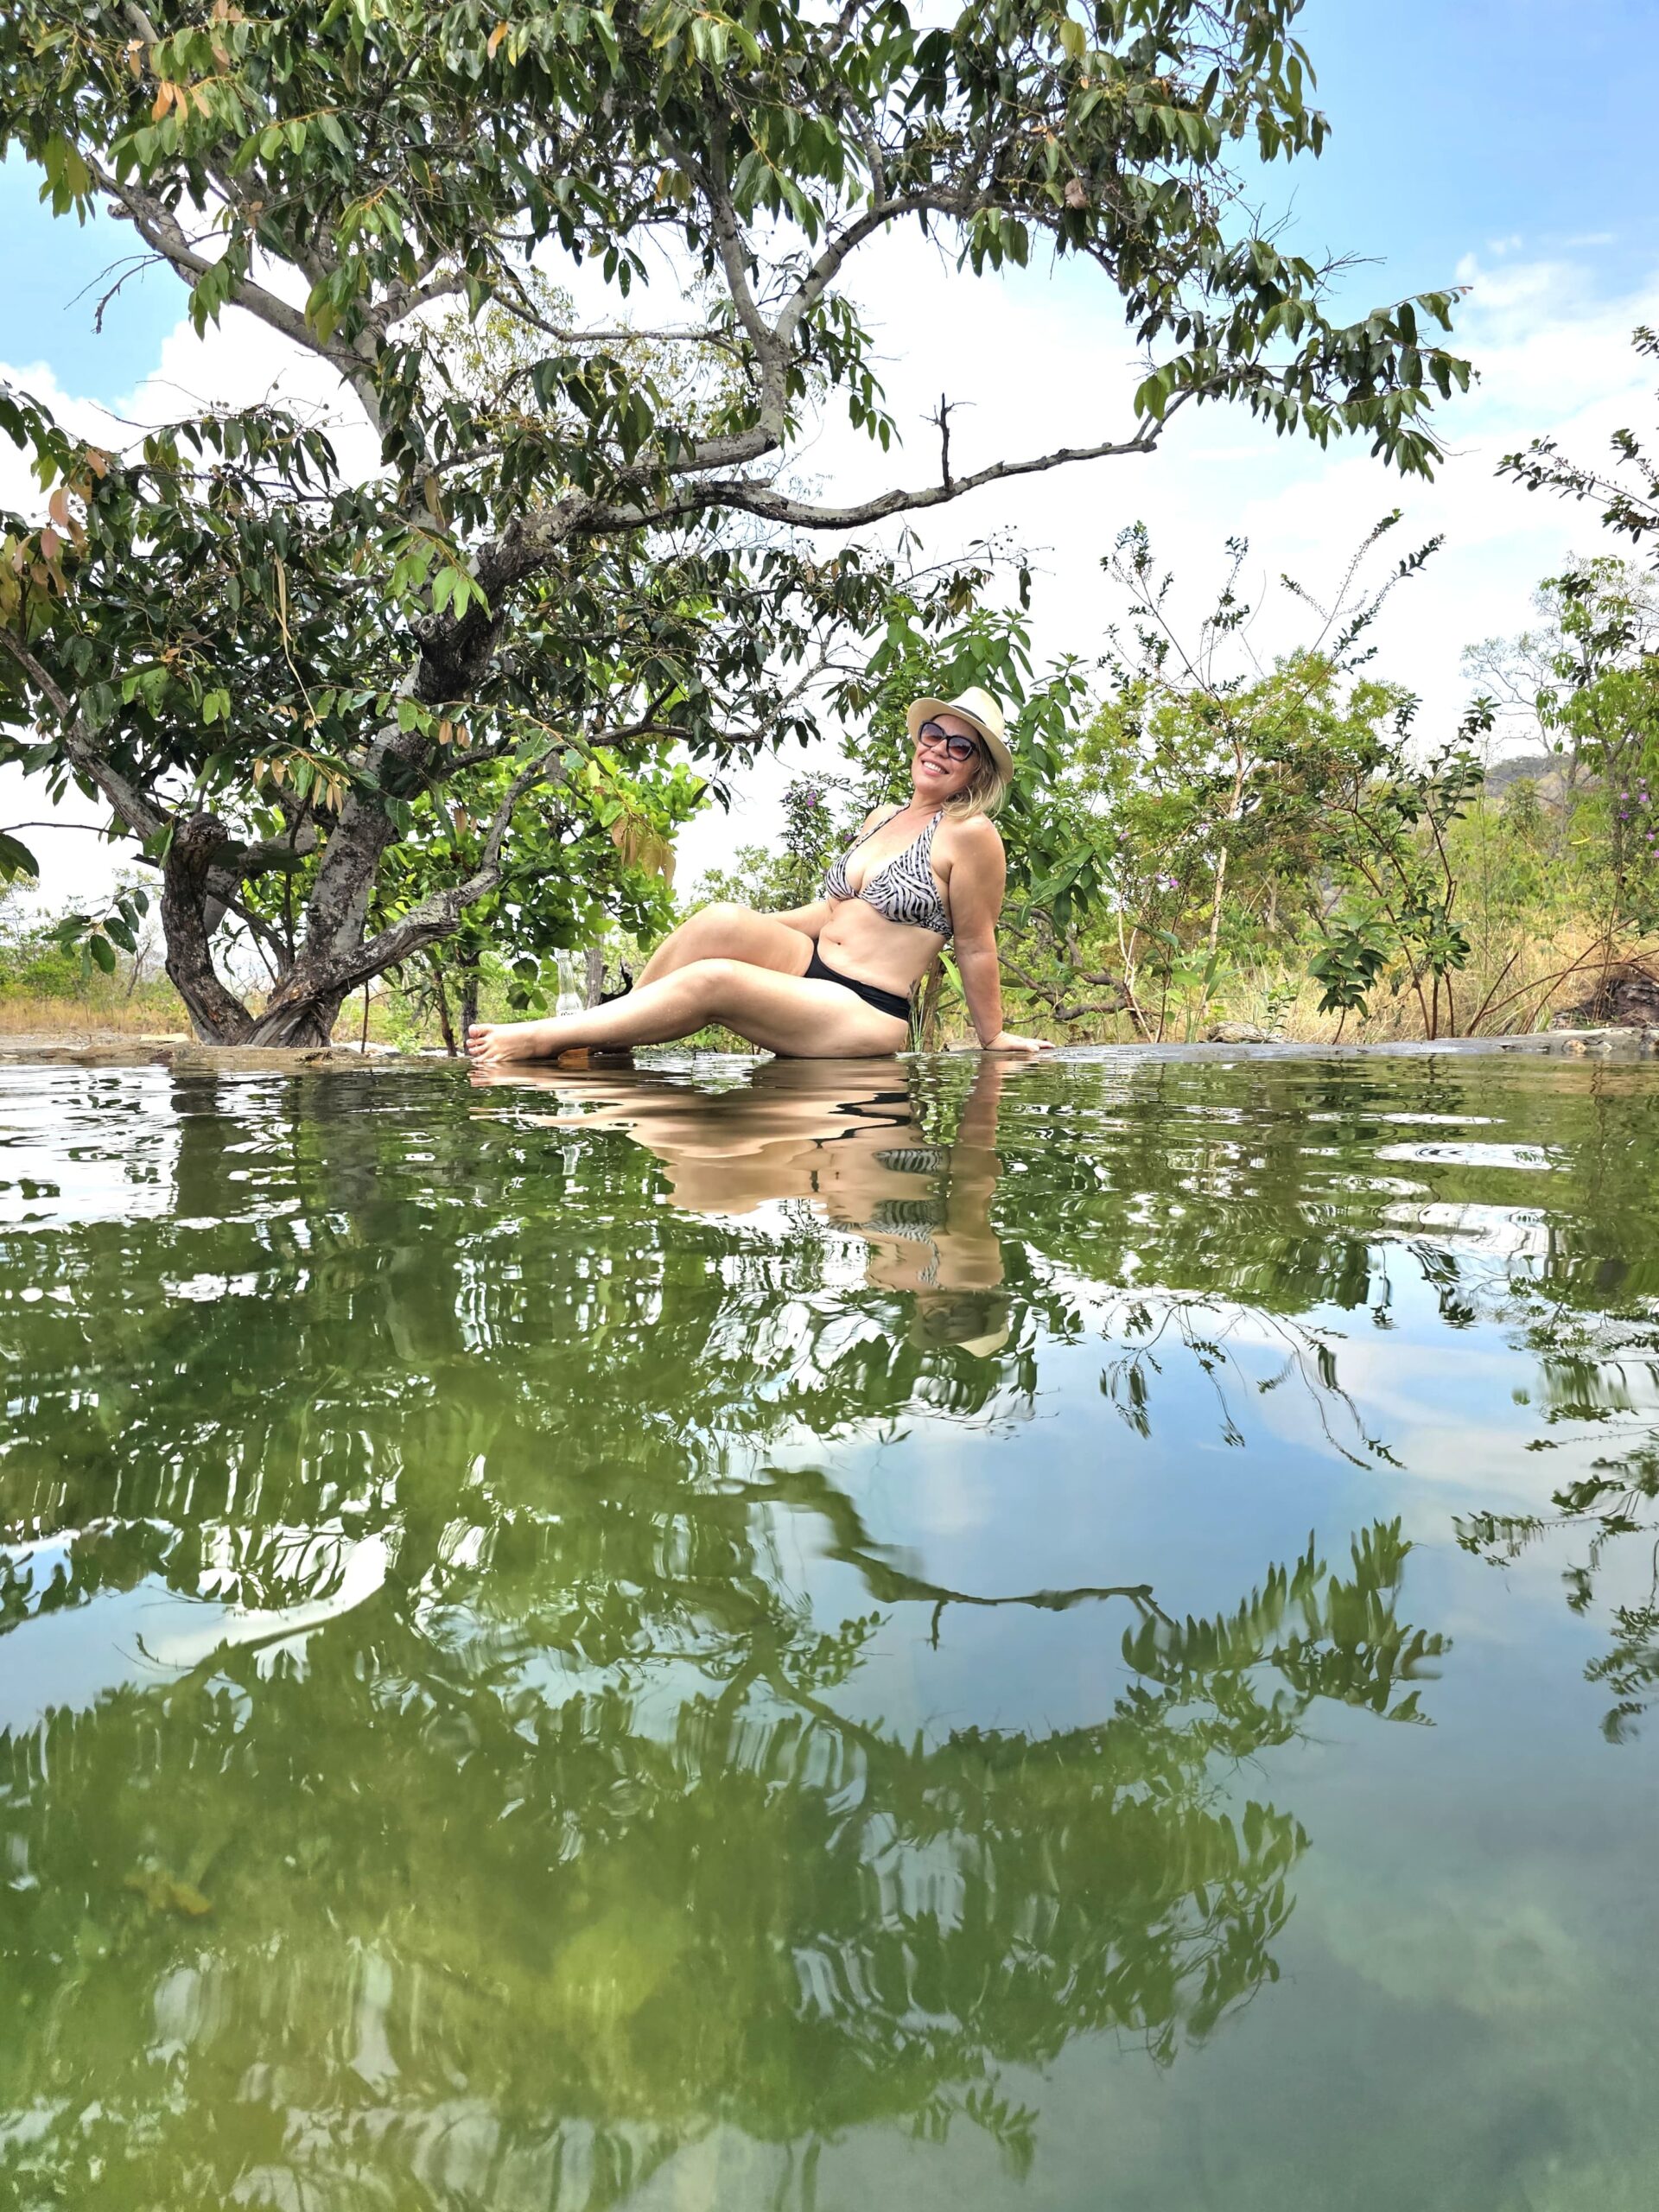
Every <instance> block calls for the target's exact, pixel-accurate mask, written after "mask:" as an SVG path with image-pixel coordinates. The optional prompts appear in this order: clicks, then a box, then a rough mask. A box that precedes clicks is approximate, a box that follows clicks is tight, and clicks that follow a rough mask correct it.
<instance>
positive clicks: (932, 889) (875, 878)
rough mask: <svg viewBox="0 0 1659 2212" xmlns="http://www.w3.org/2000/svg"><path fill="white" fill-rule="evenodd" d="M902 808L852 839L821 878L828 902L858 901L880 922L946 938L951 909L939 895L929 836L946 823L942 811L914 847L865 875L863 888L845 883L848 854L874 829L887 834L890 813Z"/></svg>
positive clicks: (853, 852)
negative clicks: (896, 924) (837, 900)
mask: <svg viewBox="0 0 1659 2212" xmlns="http://www.w3.org/2000/svg"><path fill="white" fill-rule="evenodd" d="M903 812H904V809H903V807H901V806H899V807H895V808H894V809H893V814H885V815H883V816H882V817H881V819H880V822H878V823H876V824H875V828H874V829H867V830H866V831H865V832H864V835H863V836H862V837H855V838H854V840H853V842H852V843H851V844H850V845H849V847H848V848H847V850H846V851H845V852H844V853H843V854H842V856H841V858H840V859H839V860H838V861H836V863H835V866H834V867H833V868H831V869H830V870H829V874H828V875H826V876H825V877H824V879H823V893H824V896H825V898H826V899H862V900H863V901H864V904H865V905H866V906H874V909H875V911H876V912H877V913H878V914H880V916H881V917H882V918H883V919H884V920H887V921H889V922H905V923H907V924H908V925H910V927H911V928H912V929H918V930H931V931H934V933H935V935H936V936H938V937H944V938H948V937H949V936H950V933H951V931H950V908H949V907H948V906H946V905H945V903H944V899H942V898H941V897H940V895H939V887H938V882H937V881H936V880H935V879H934V874H933V863H932V857H931V855H932V852H933V833H934V831H935V830H936V829H938V826H939V824H940V823H941V822H942V821H944V808H943V807H941V808H940V809H939V810H938V813H937V814H936V815H935V816H934V817H933V819H932V820H931V822H930V823H928V825H927V827H926V829H924V830H923V832H922V834H921V836H919V837H918V838H917V839H916V841H915V842H914V843H913V844H909V845H906V847H905V849H904V851H903V852H902V853H895V854H894V855H893V858H892V859H891V860H890V861H883V862H882V864H881V866H880V868H877V869H876V871H875V873H874V875H871V876H869V877H868V878H867V879H866V880H865V883H864V887H863V888H862V889H861V890H859V891H855V890H854V888H853V887H852V885H851V884H850V883H849V881H848V880H847V863H848V861H849V860H850V859H851V857H852V855H854V854H855V852H856V851H857V850H858V849H859V847H860V846H861V844H864V843H865V842H867V841H868V839H869V838H871V837H874V835H875V832H876V830H877V829H886V828H887V824H888V823H889V822H891V821H892V820H893V815H894V814H902V813H903Z"/></svg>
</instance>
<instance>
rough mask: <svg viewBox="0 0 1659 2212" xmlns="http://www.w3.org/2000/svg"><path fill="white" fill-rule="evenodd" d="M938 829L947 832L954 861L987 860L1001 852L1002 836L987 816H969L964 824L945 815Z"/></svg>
mask: <svg viewBox="0 0 1659 2212" xmlns="http://www.w3.org/2000/svg"><path fill="white" fill-rule="evenodd" d="M939 827H940V828H941V829H944V830H946V831H948V832H949V835H950V852H951V855H952V856H953V857H954V858H956V859H958V860H989V859H991V858H992V857H993V855H998V854H1001V850H1002V834H1001V830H999V829H998V828H997V826H996V824H995V822H993V821H992V819H991V817H990V816H989V815H988V814H970V815H969V817H968V818H967V820H966V821H965V822H963V821H960V820H952V818H951V817H950V815H948V814H947V815H946V816H945V817H944V821H943V822H942V823H940V824H939Z"/></svg>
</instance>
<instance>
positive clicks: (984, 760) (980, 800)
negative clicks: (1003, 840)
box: [944, 738, 1011, 822]
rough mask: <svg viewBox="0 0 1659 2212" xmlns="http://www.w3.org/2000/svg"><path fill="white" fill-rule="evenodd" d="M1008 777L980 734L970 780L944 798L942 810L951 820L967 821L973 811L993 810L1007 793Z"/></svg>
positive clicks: (996, 808)
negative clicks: (971, 779)
mask: <svg viewBox="0 0 1659 2212" xmlns="http://www.w3.org/2000/svg"><path fill="white" fill-rule="evenodd" d="M1010 781H1011V779H1010V778H1008V777H1007V776H1005V775H1004V774H1003V772H1002V770H1001V765H1000V764H999V762H998V761H997V760H996V758H995V755H994V754H993V753H992V751H991V748H990V747H989V746H988V745H987V744H986V742H985V741H984V740H983V738H982V739H981V740H980V743H979V766H978V767H977V768H976V769H975V771H974V777H973V781H972V782H971V783H970V784H969V785H968V787H967V789H966V790H965V791H958V792H957V795H956V797H955V798H951V799H947V800H946V801H945V803H944V810H945V812H946V814H948V815H949V816H950V819H951V821H953V822H971V821H972V820H973V818H974V817H975V815H976V814H995V813H997V812H998V811H999V810H1001V804H1002V802H1003V800H1004V799H1005V798H1007V795H1008V785H1009V783H1010Z"/></svg>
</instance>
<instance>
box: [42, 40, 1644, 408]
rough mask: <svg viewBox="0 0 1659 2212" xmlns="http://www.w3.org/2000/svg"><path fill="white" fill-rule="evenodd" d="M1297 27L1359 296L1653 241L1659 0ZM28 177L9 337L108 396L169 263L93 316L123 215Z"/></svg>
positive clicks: (158, 321) (1301, 174) (1333, 244)
mask: <svg viewBox="0 0 1659 2212" xmlns="http://www.w3.org/2000/svg"><path fill="white" fill-rule="evenodd" d="M1301 31H1302V37H1303V41H1304V43H1305V44H1306V46H1307V48H1308V49H1309V51H1310V53H1311V54H1312V56H1313V64H1314V67H1315V69H1316V71H1317V72H1318V75H1319V90H1318V95H1317V97H1318V100H1319V105H1321V106H1322V107H1323V108H1324V109H1325V112H1326V114H1327V115H1328V116H1329V117H1330V118H1332V124H1333V126H1334V127H1333V130H1332V140H1331V143H1330V144H1329V146H1328V148H1327V149H1326V151H1325V156H1324V157H1323V158H1322V159H1321V160H1320V161H1319V162H1317V163H1313V162H1303V163H1300V164H1298V165H1297V166H1296V168H1294V170H1289V171H1287V170H1286V169H1285V168H1283V167H1282V166H1281V167H1280V168H1278V169H1277V170H1276V171H1274V172H1273V173H1272V175H1271V177H1270V179H1268V180H1264V188H1265V189H1266V190H1267V191H1268V193H1269V194H1271V197H1272V200H1273V201H1274V203H1276V204H1279V205H1283V204H1284V203H1285V201H1286V200H1287V199H1288V200H1289V202H1290V205H1291V208H1292V216H1293V221H1294V226H1295V233H1294V234H1295V238H1296V240H1297V243H1298V244H1299V245H1301V246H1302V247H1303V249H1304V250H1306V251H1320V250H1324V249H1329V250H1332V251H1344V252H1352V253H1358V254H1362V255H1363V256H1365V257H1366V258H1367V260H1368V261H1370V262H1373V263H1378V264H1381V266H1380V267H1377V266H1371V267H1363V268H1360V269H1358V270H1356V272H1355V273H1354V276H1353V277H1352V278H1351V283H1352V286H1353V288H1354V293H1355V296H1356V300H1357V297H1358V295H1359V294H1361V293H1363V294H1366V295H1372V294H1375V293H1378V292H1380V291H1382V290H1388V291H1390V292H1392V291H1394V290H1399V291H1408V290H1415V289H1421V288H1423V287H1426V286H1430V285H1435V284H1439V283H1450V282H1451V281H1452V275H1453V272H1454V270H1456V268H1457V265H1458V263H1459V259H1460V257H1462V256H1463V255H1464V254H1465V253H1466V252H1468V251H1470V250H1471V246H1473V245H1490V244H1491V242H1493V241H1508V240H1511V239H1518V240H1519V241H1520V242H1521V243H1520V245H1518V246H1510V249H1509V250H1510V251H1511V252H1513V251H1539V250H1547V251H1560V250H1567V249H1570V250H1571V251H1574V252H1577V253H1580V254H1583V255H1586V256H1587V257H1590V259H1591V265H1592V268H1593V270H1594V271H1595V273H1596V276H1597V278H1598V279H1599V282H1600V283H1604V284H1605V286H1606V287H1608V288H1609V289H1624V288H1625V287H1626V286H1627V285H1628V284H1630V283H1631V282H1632V281H1633V280H1634V278H1635V277H1637V276H1638V275H1640V274H1645V273H1646V271H1647V270H1649V269H1650V268H1651V267H1652V266H1653V264H1654V263H1655V260H1656V258H1659V200H1656V193H1655V185H1656V182H1659V157H1656V154H1655V143H1656V132H1655V124H1654V118H1655V116H1656V113H1659V8H1656V6H1655V4H1654V0H1570V4H1569V3H1568V0H1386V4H1376V0H1310V4H1309V6H1308V7H1307V9H1306V12H1305V14H1304V16H1303V17H1302V22H1301ZM37 191H38V182H37V176H36V174H35V172H33V171H31V170H30V169H29V167H28V165H27V164H26V163H24V162H22V161H20V160H19V159H18V158H17V157H16V156H13V157H12V158H11V159H10V160H8V161H7V162H5V163H4V164H3V166H0V237H3V238H4V239H5V241H6V245H5V249H4V256H3V267H4V274H5V298H6V315H5V332H6V334H5V337H4V338H3V340H0V353H3V355H4V357H5V358H7V359H10V360H11V361H13V362H14V363H20V364H21V363H24V362H28V361H30V360H43V361H45V362H47V363H48V365H50V367H51V368H52V370H53V371H54V374H55V376H56V378H57V381H58V382H59V384H60V385H61V386H62V387H63V389H65V390H66V391H73V392H76V393H78V394H80V395H82V396H84V397H88V398H96V399H103V400H106V401H108V400H114V399H118V398H120V397H124V395H125V394H127V393H129V392H130V391H132V390H133V389H134V387H135V386H136V385H137V384H138V383H139V381H140V380H141V379H142V378H143V376H144V375H145V373H146V372H148V371H149V370H151V369H152V368H154V367H155V365H156V361H157V360H158V359H159V357H160V353H161V349H162V340H164V339H165V337H166V336H167V334H168V332H169V331H170V330H171V329H172V328H173V327H174V326H175V323H176V322H177V321H178V320H179V293H180V288H179V286H178V284H177V283H176V280H175V279H174V278H173V277H171V276H170V275H168V274H167V273H165V272H163V271H161V270H149V271H146V272H144V273H143V274H142V275H140V276H137V277H134V278H132V279H130V281H129V282H128V283H127V284H126V285H125V286H124V288H123V289H122V291H121V293H120V295H119V296H118V298H117V299H116V300H115V301H114V302H111V305H110V307H109V308H108V309H107V311H106V313H105V319H104V329H103V332H102V334H95V333H94V331H93V327H92V324H93V316H94V309H95V306H96V302H97V299H98V297H99V293H100V292H101V291H102V290H104V289H106V287H107V283H108V281H109V280H108V279H107V278H105V277H104V272H105V270H107V269H109V268H110V267H111V264H114V263H116V262H118V261H119V260H120V259H121V258H122V257H124V256H125V255H126V254H127V253H129V252H130V245H131V239H130V232H128V231H127V230H126V229H125V228H124V226H122V225H120V224H118V223H112V222H111V221H110V220H109V219H108V218H107V217H102V216H100V217H99V218H98V219H96V220H94V221H93V222H92V223H89V224H87V225H86V226H84V227H81V226H78V225H76V224H75V223H74V222H73V219H71V220H67V221H65V220H61V219H59V220H54V219H53V218H52V217H51V215H49V214H48V212H47V211H46V210H45V209H44V208H42V207H41V206H40V205H39V202H38V199H37ZM1590 240H1594V241H1596V243H1595V244H1590V243H1587V241H1590ZM100 279H102V280H103V281H102V282H100ZM1379 279H1386V281H1385V282H1383V283H1379Z"/></svg>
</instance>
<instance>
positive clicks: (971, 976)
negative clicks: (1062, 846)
mask: <svg viewBox="0 0 1659 2212" xmlns="http://www.w3.org/2000/svg"><path fill="white" fill-rule="evenodd" d="M952 842H953V844H954V846H955V850H954V852H953V854H952V855H951V861H950V880H949V882H948V884H947V886H946V889H947V890H948V892H949V893H950V920H951V924H952V926H953V929H954V931H955V937H956V955H957V974H958V975H959V976H961V977H962V988H963V996H964V997H965V998H966V999H967V1001H968V1018H969V1020H970V1021H971V1022H972V1023H973V1025H974V1032H975V1034H976V1036H977V1037H978V1039H979V1043H980V1049H981V1051H982V1052H1044V1051H1046V1049H1047V1042H1046V1039H1044V1038H1040V1037H1016V1036H1015V1035H1014V1033H1012V1032H1011V1031H1009V1030H1007V1029H1004V1027H1002V963H1001V959H1000V957H998V954H997V950H996V923H997V917H998V916H999V915H1000V914H1001V912H1002V894H1003V892H1004V891H1005V890H1006V888H1007V880H1008V862H1007V855H1006V854H1005V853H1004V851H1003V849H1002V840H1001V837H999V836H997V834H996V830H995V827H994V826H993V824H992V823H990V822H988V820H987V819H986V817H985V816H984V815H982V814H981V815H976V816H975V817H974V818H973V820H972V821H970V822H964V823H961V824H960V826H959V827H958V828H957V834H956V836H955V838H954V839H953V840H952Z"/></svg>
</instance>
